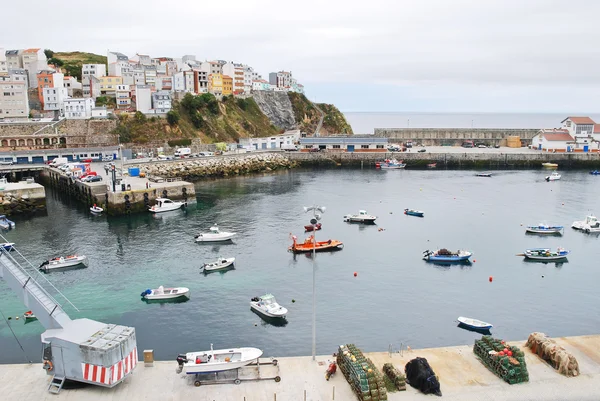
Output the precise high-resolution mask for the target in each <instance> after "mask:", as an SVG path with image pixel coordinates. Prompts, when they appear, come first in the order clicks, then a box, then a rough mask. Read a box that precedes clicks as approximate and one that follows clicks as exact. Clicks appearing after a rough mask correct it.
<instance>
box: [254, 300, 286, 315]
mask: <svg viewBox="0 0 600 401" xmlns="http://www.w3.org/2000/svg"><path fill="white" fill-rule="evenodd" d="M250 308H252V310H254V311H256V313H259V314H261V315H264V316H266V317H270V318H273V319H285V317H286V316H287V312H288V311H287V309H286V308H283V307H282V311H279V312H276V313H273V312H269V311H267V310H265V309H263V308H261V307H260V306H258V304H257V303H256V302H250Z"/></svg>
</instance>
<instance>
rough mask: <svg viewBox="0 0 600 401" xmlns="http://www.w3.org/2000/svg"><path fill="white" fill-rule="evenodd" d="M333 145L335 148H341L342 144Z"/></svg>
mask: <svg viewBox="0 0 600 401" xmlns="http://www.w3.org/2000/svg"><path fill="white" fill-rule="evenodd" d="M332 147H333V149H340V148H341V147H340V145H333V146H332Z"/></svg>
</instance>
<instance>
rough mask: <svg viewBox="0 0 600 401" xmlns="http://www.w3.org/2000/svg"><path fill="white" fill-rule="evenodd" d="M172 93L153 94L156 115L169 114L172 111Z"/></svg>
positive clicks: (159, 92) (160, 92)
mask: <svg viewBox="0 0 600 401" xmlns="http://www.w3.org/2000/svg"><path fill="white" fill-rule="evenodd" d="M171 106H172V103H171V93H170V92H167V91H158V92H154V93H153V94H152V107H153V108H154V112H155V113H157V114H158V113H161V114H163V113H167V112H169V110H171Z"/></svg>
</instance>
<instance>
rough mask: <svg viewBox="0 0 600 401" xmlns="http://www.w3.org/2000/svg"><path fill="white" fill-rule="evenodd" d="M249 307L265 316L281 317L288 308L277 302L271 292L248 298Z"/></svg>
mask: <svg viewBox="0 0 600 401" xmlns="http://www.w3.org/2000/svg"><path fill="white" fill-rule="evenodd" d="M250 308H251V309H253V310H255V311H257V312H258V313H261V314H263V315H265V316H267V317H274V318H280V319H283V318H285V316H286V315H287V312H288V310H287V309H286V308H284V307H283V306H281V305H279V304H278V303H277V300H276V299H275V297H274V296H273V294H265V295H263V296H262V297H254V298H252V299H251V300H250Z"/></svg>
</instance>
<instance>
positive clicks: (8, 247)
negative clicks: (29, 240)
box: [0, 242, 15, 252]
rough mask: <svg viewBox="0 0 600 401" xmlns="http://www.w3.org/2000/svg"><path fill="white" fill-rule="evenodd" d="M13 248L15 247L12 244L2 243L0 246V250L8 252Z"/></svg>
mask: <svg viewBox="0 0 600 401" xmlns="http://www.w3.org/2000/svg"><path fill="white" fill-rule="evenodd" d="M13 246H15V243H14V242H4V243H1V244H0V249H3V250H5V251H7V252H10V251H12V250H13V249H14V248H13Z"/></svg>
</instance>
